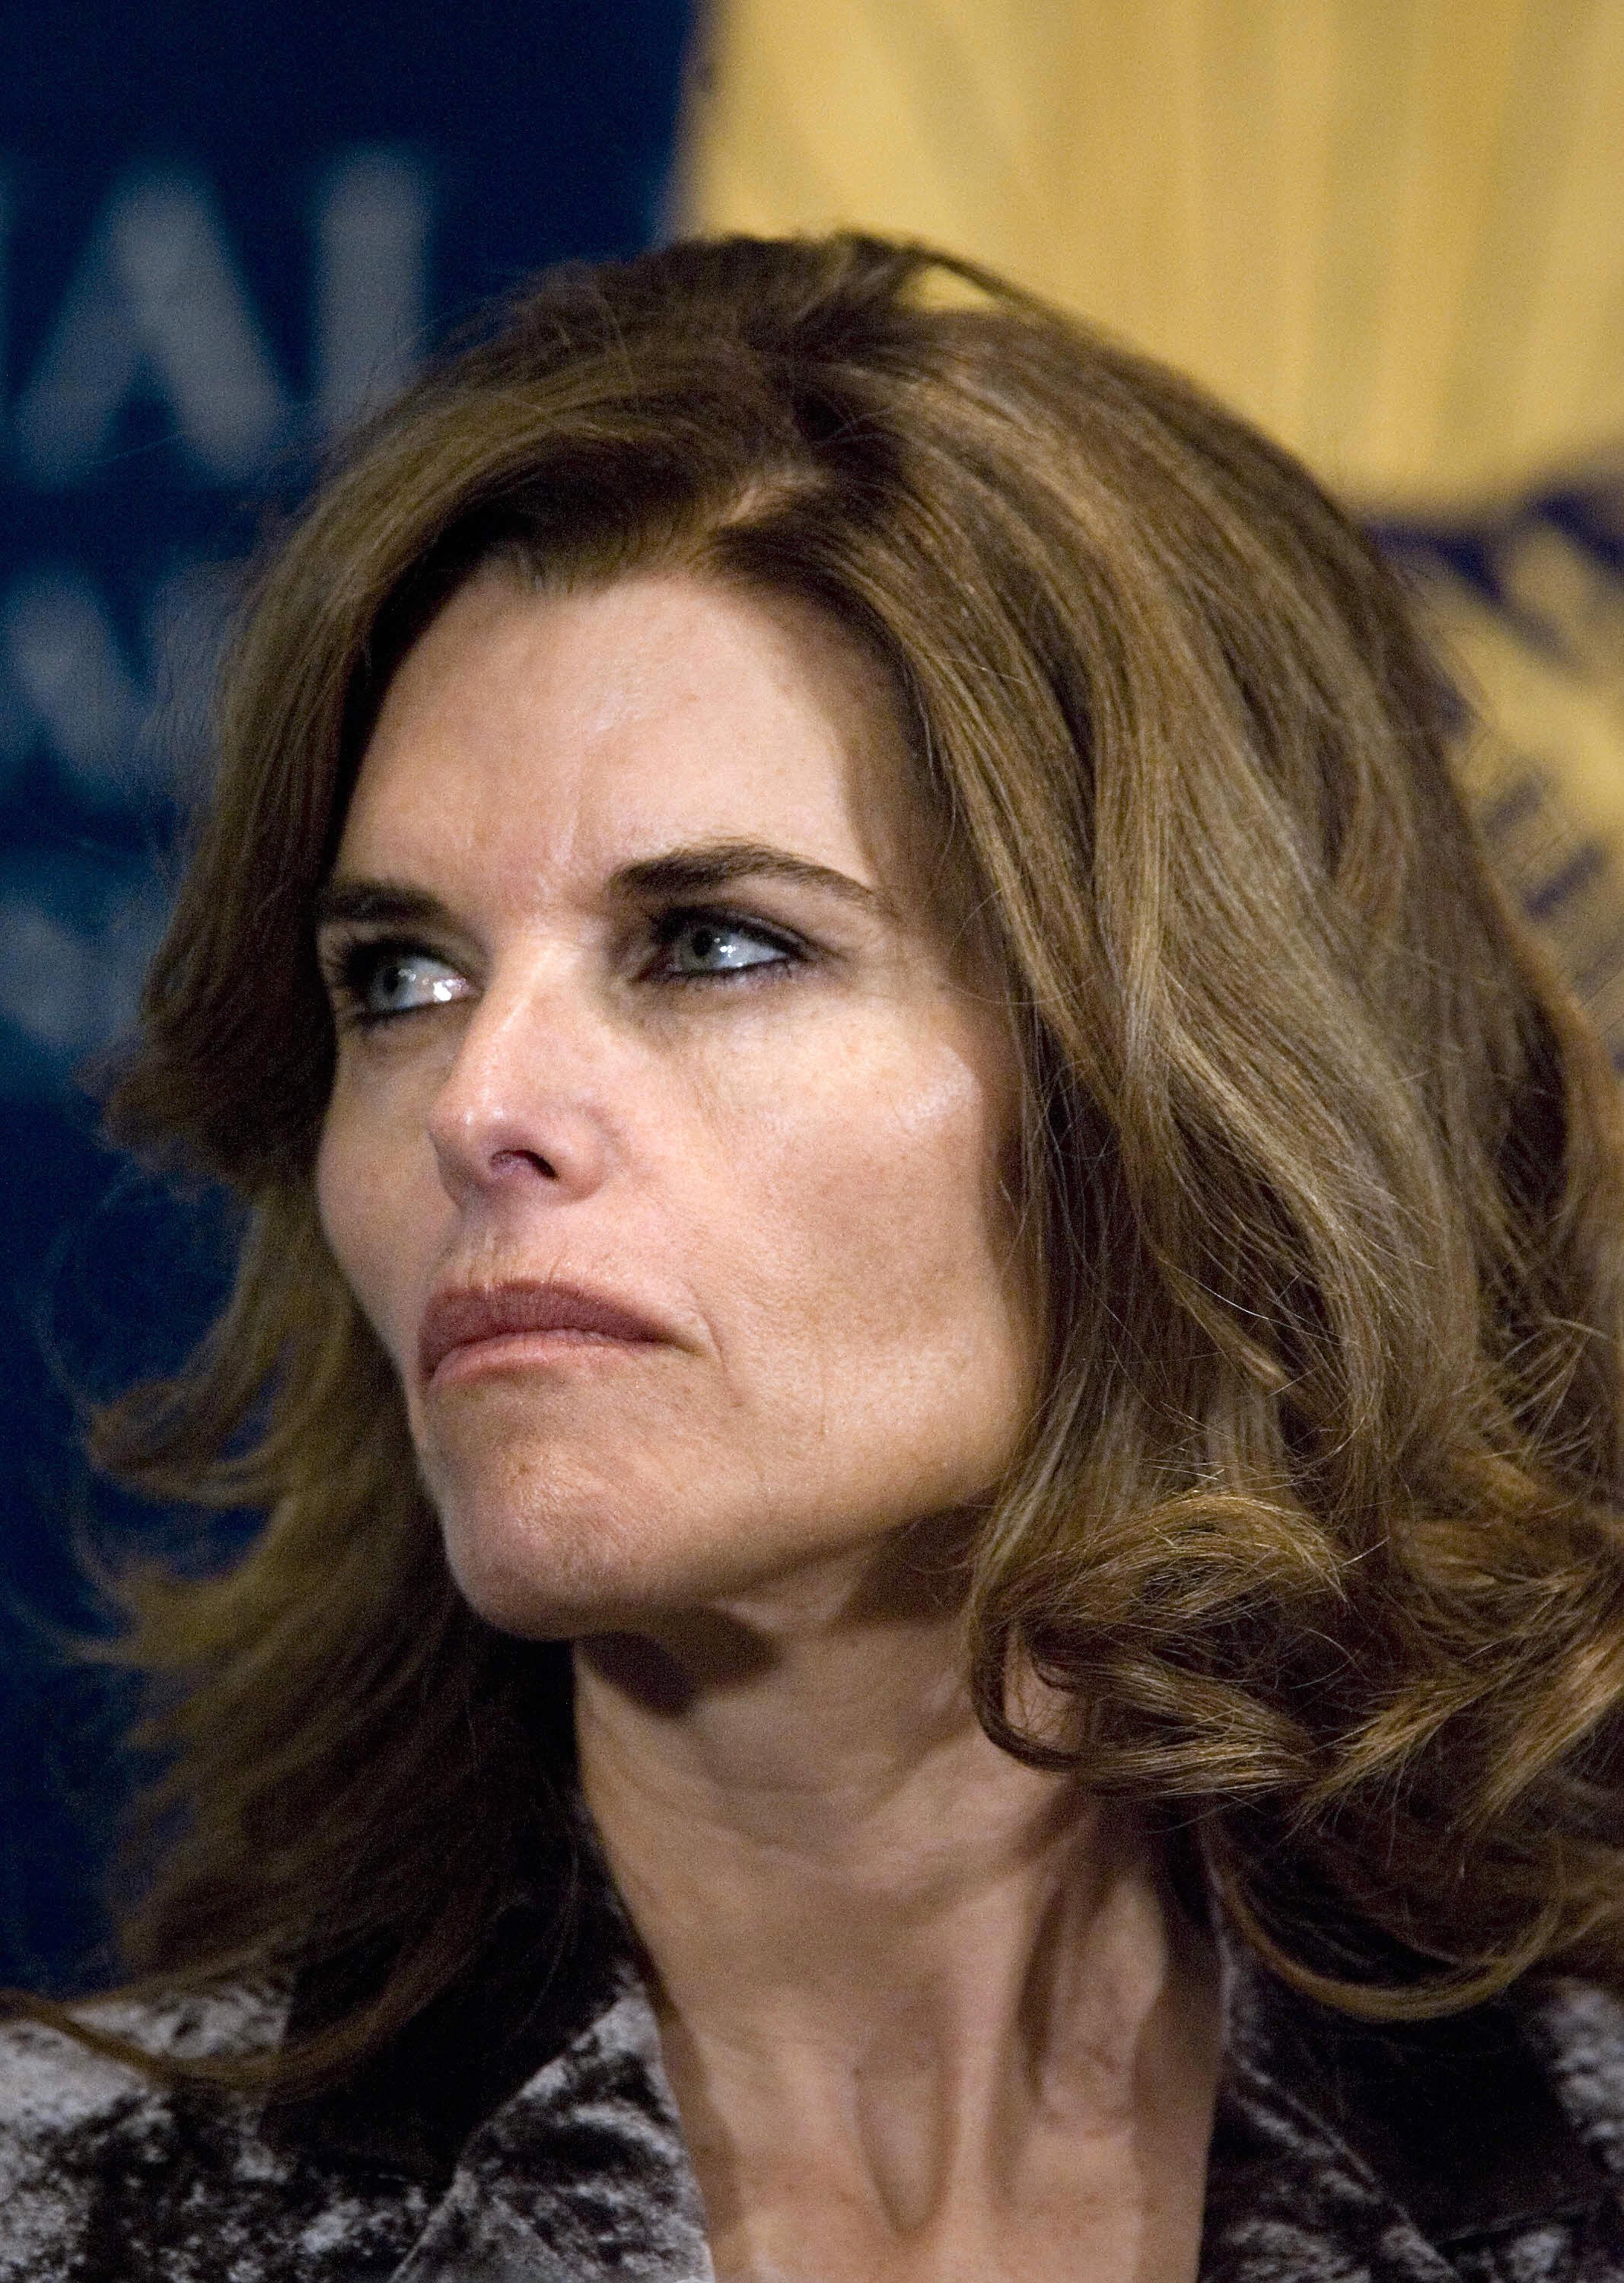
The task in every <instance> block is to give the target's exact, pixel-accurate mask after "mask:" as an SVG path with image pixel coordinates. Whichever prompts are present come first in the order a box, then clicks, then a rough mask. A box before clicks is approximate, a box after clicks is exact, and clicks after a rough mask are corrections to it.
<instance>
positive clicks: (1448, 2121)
mask: <svg viewBox="0 0 1624 2283" xmlns="http://www.w3.org/2000/svg"><path fill="white" fill-rule="evenodd" d="M555 1872H556V1866H555ZM554 1891H555V1892H556V1889H555V1890H554ZM573 1894H574V1903H573V1907H572V1912H571V1917H570V1926H569V1929H568V1935H567V1938H566V1939H561V1937H560V1932H559V1928H558V1918H557V1914H556V1912H555V1911H554V1910H552V1909H551V1908H548V1909H546V1910H543V1908H542V1907H541V1906H540V1905H539V1904H538V1903H537V1902H535V1900H533V1899H530V1900H527V1899H522V1898H521V1899H520V1900H519V1901H518V1902H516V1904H515V1906H514V1908H513V1909H512V1910H511V1912H510V1913H508V1914H507V1916H506V1917H505V1919H504V1920H503V1921H500V1922H499V1923H498V1927H497V1929H496V1937H495V1939H494V1941H493V1944H492V1945H491V1950H490V1953H489V1955H488V1958H487V1960H486V1961H485V1963H484V1965H483V1966H482V1967H481V1968H480V1971H479V1972H478V1973H477V1974H476V1975H474V1976H473V1977H472V1980H471V1982H470V1983H465V1985H463V1986H462V1988H461V1989H459V1990H458V1991H454V1992H452V1993H449V1996H448V1998H447V1999H445V2000H442V2001H441V2004H440V2006H438V2007H436V2008H434V2009H432V2010H431V2013H430V2014H428V2015H426V2016H425V2017H423V2018H422V2019H421V2020H420V2021H419V2022H418V2023H416V2024H414V2026H413V2029H412V2030H411V2031H410V2033H408V2037H407V2038H404V2039H402V2041H401V2044H400V2045H398V2046H397V2047H396V2049H395V2050H394V2052H393V2053H392V2054H391V2055H390V2057H389V2059H388V2061H387V2063H386V2064H380V2065H379V2066H378V2067H376V2068H375V2069H373V2070H372V2071H371V2073H370V2075H369V2077H368V2079H367V2080H364V2081H359V2082H357V2083H356V2084H353V2085H352V2086H350V2087H349V2088H347V2091H346V2092H345V2094H344V2095H343V2096H342V2097H341V2098H340V2099H336V2100H333V2099H330V2100H327V2101H326V2102H324V2103H320V2104H313V2105H311V2106H310V2107H309V2108H307V2109H306V2110H304V2111H302V2112H293V2113H292V2114H291V2115H290V2114H287V2113H285V2114H284V2117H283V2120H282V2123H281V2126H280V2128H279V2129H280V2131H282V2132H283V2133H284V2134H285V2135H287V2134H289V2133H292V2134H293V2136H294V2137H296V2138H297V2137H301V2136H302V2138H303V2139H304V2141H305V2153H306V2155H307V2157H309V2156H313V2155H316V2154H317V2153H318V2150H319V2152H320V2154H321V2155H322V2156H323V2157H324V2161H325V2162H328V2163H340V2164H341V2163H342V2162H344V2161H346V2158H348V2160H350V2161H355V2160H357V2159H360V2160H363V2161H365V2162H368V2163H370V2164H371V2165H374V2166H375V2165H377V2164H379V2163H380V2162H381V2163H383V2164H384V2165H385V2166H386V2167H387V2166H388V2165H390V2164H391V2163H395V2164H398V2165H399V2166H400V2167H401V2168H402V2170H403V2171H404V2172H406V2173H409V2174H410V2176H411V2177H412V2179H413V2182H414V2186H415V2187H416V2189H417V2191H418V2193H419V2194H420V2195H421V2196H423V2198H424V2199H425V2201H426V2209H427V2213H428V2217H427V2218H426V2225H424V2226H423V2227H422V2229H421V2232H418V2234H417V2236H416V2240H415V2241H414V2242H413V2244H412V2246H411V2248H410V2251H409V2252H408V2254H407V2256H405V2258H404V2260H403V2262H402V2264H400V2265H399V2266H398V2267H396V2268H395V2269H394V2270H393V2271H392V2274H393V2279H394V2283H519V2279H521V2278H522V2279H526V2283H532V2279H534V2283H555V2279H556V2283H566V2279H567V2283H609V2279H611V2278H614V2279H617V2283H621V2279H627V2278H633V2279H636V2283H712V2274H713V2271H712V2267H711V2262H710V2256H709V2254H708V2251H707V2248H706V2242H705V2234H704V2224H703V2214H702V2209H701V2205H700V2199H699V2188H698V2184H697V2181H696V2179H695V2177H694V2173H693V2169H692V2166H691V2162H690V2159H689V2156H688V2153H687V2149H686V2147H685V2145H684V2142H683V2134H682V2130H681V2125H680V2123H679V2120H678V2117H677V2115H676V2109H675V2102H674V2100H673V2098H672V2094H671V2091H670V2087H669V2084H668V2082H667V2079H666V2077H665V2073H664V2069H663V2068H662V2066H661V2062H660V2042H659V2035H658V2030H657V2025H656V2022H655V2017H654V2013H653V2009H652V2005H651V2002H650V1999H649V1997H648V1994H647V1991H646V1989H645V1986H644V1981H643V1979H642V1976H641V1975H640V1973H639V1971H638V1967H637V1964H636V1955H635V1950H634V1945H633V1943H632V1938H631V1936H630V1933H629V1928H628V1927H627V1925H626V1922H625V1920H624V1918H623V1917H622V1915H621V1912H620V1909H619V1906H618V1904H617V1903H616V1902H615V1900H614V1897H613V1893H612V1892H611V1890H610V1889H609V1886H608V1882H607V1880H606V1878H605V1875H604V1874H603V1872H602V1868H601V1865H599V1864H598V1863H597V1858H596V1853H595V1851H594V1850H592V1849H591V1848H590V1846H589V1845H587V1846H586V1847H584V1848H583V1849H582V1851H580V1852H579V1853H578V1854H577V1856H576V1858H575V1869H574V1881H573ZM1222 1950H1223V1955H1224V1969H1225V1996H1226V2022H1227V2026H1226V2040H1225V2059H1224V2066H1223V2073H1222V2084H1221V2091H1220V2097H1219V2102H1218V2110H1217V2116H1216V2121H1215V2127H1214V2140H1213V2147H1212V2154H1211V2160H1210V2164H1209V2173H1208V2185H1207V2203H1206V2222H1205V2227H1204V2235H1203V2251H1202V2264H1201V2276H1202V2279H1203V2283H1345V2279H1346V2283H1352V2279H1355V2278H1368V2279H1370V2283H1447V2279H1448V2278H1450V2277H1453V2276H1458V2275H1462V2274H1469V2275H1471V2276H1472V2277H1473V2278H1474V2279H1475V2278H1493V2277H1502V2276H1503V2277H1504V2278H1506V2279H1508V2283H1509V2279H1511V2278H1515V2279H1517V2283H1600V2279H1602V2278H1604V2277H1606V2278H1624V2232H1621V2231H1620V2222H1619V2217H1618V2211H1619V2205H1618V2197H1617V2193H1616V2190H1615V2188H1614V2186H1613V2185H1612V2181H1611V2179H1610V2177H1609V2171H1608V2168H1607V2165H1606V2163H1605V2162H1604V2157H1605V2156H1606V2154H1608V2150H1607V2148H1606V2147H1605V2145H1604V2143H1605V2131H1601V2132H1600V2133H1599V2134H1598V2133H1597V2132H1594V2131H1593V2132H1592V2133H1591V2135H1590V2136H1589V2139H1590V2143H1591V2144H1592V2145H1587V2139H1586V2136H1585V2134H1584V2133H1583V2132H1582V2131H1581V2130H1580V2129H1578V2126H1579V2123H1582V2121H1583V2120H1582V2118H1581V2119H1579V2120H1576V2119H1575V2116H1574V2115H1573V2104H1572V2103H1571V2102H1570V2104H1569V2106H1567V2107H1565V2106H1564V2103H1563V2101H1562V2100H1561V2099H1560V2098H1559V2097H1558V2092H1557V2091H1556V2090H1555V2089H1553V2060H1554V2061H1555V2062H1556V2063H1558V2064H1559V2062H1560V2060H1561V2057H1562V2054H1563V2053H1568V2051H1569V2048H1570V2047H1571V2045H1572V2037H1571V2032H1570V2034H1569V2035H1568V2037H1567V2039H1566V2042H1565V2043H1564V2042H1563V2039H1562V2038H1561V2037H1560V2036H1558V2038H1557V2039H1556V2050H1554V2052H1553V2045H1552V2038H1551V2036H1550V2033H1549V2030H1547V2032H1546V2034H1545V2036H1544V2038H1543V2044H1542V2035H1541V2031H1540V2029H1539V2026H1538V2023H1537V2022H1535V2023H1534V2026H1533V2027H1532V2028H1531V2027H1530V2025H1529V2022H1528V2021H1527V2020H1526V2018H1525V2015H1526V2014H1527V2011H1528V2009H1526V2008H1524V2009H1521V2011H1519V2010H1518V2009H1514V2008H1512V2007H1511V2006H1491V2007H1485V2008H1482V2009H1480V2010H1479V2011H1478V2012H1476V2013H1474V2014H1469V2015H1467V2016H1464V2017H1461V2018H1457V2019H1455V2020H1450V2021H1445V2022H1429V2023H1422V2024H1416V2025H1408V2026H1405V2027H1403V2028H1401V2029H1397V2030H1394V2029H1381V2030H1373V2029H1370V2028H1368V2027H1365V2026H1362V2025H1360V2024H1356V2023H1352V2022H1348V2021H1347V2020H1346V2019H1345V2018H1344V2017H1342V2016H1339V2015H1336V2014H1331V2013H1329V2012H1327V2011H1326V2010H1325V2009H1323V2008H1321V2007H1318V2006H1314V2005H1312V2004H1311V2003H1309V2002H1308V2001H1307V2000H1305V1999H1301V1998H1300V1997H1298V1996H1296V1995H1295V1994H1294V1993H1292V1991H1289V1990H1288V1989H1287V1988H1286V1987H1285V1986H1284V1985H1283V1984H1282V1983H1279V1982H1278V1981H1277V1980H1276V1979H1275V1978H1274V1977H1273V1976H1272V1975H1269V1973H1268V1972H1267V1971H1266V1970H1265V1969H1264V1968H1263V1967H1261V1966H1260V1965H1259V1964H1258V1963H1257V1962H1256V1961H1255V1960H1254V1959H1253V1957H1252V1956H1251V1955H1250V1953H1248V1952H1245V1950H1244V1949H1242V1948H1241V1947H1240V1946H1239V1945H1238V1944H1236V1943H1234V1942H1233V1941H1232V1940H1230V1939H1227V1938H1226V1939H1223V1940H1222ZM538 1991H539V1992H540V1995H539V1997H538V1995H537V1992H538ZM521 1993H524V1995H523V2001H522V2002H519V2001H520V1995H521ZM1610 2022H1611V2028H1610V2031H1608V2032H1606V2033H1605V2034H1611V2036H1612V2040H1613V2050H1612V2057H1611V2058H1612V2069H1611V2076H1610V2077H1608V2083H1609V2084H1611V2085H1613V2086H1616V2085H1617V2084H1619V2083H1620V2080H1621V2079H1624V2049H1621V2048H1620V2030H1624V2022H1619V2021H1617V2020H1615V2019H1612V2017H1610ZM1570 2058H1571V2054H1570ZM1554 2074H1555V2076H1556V2077H1558V2079H1560V2075H1561V2071H1560V2067H1559V2066H1557V2067H1556V2068H1555V2070H1554ZM1602 2074H1603V2075H1604V2076H1607V2070H1606V2068H1605V2065H1604V2067H1603V2070H1602ZM1570 2075H1571V2071H1570Z"/></svg>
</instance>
